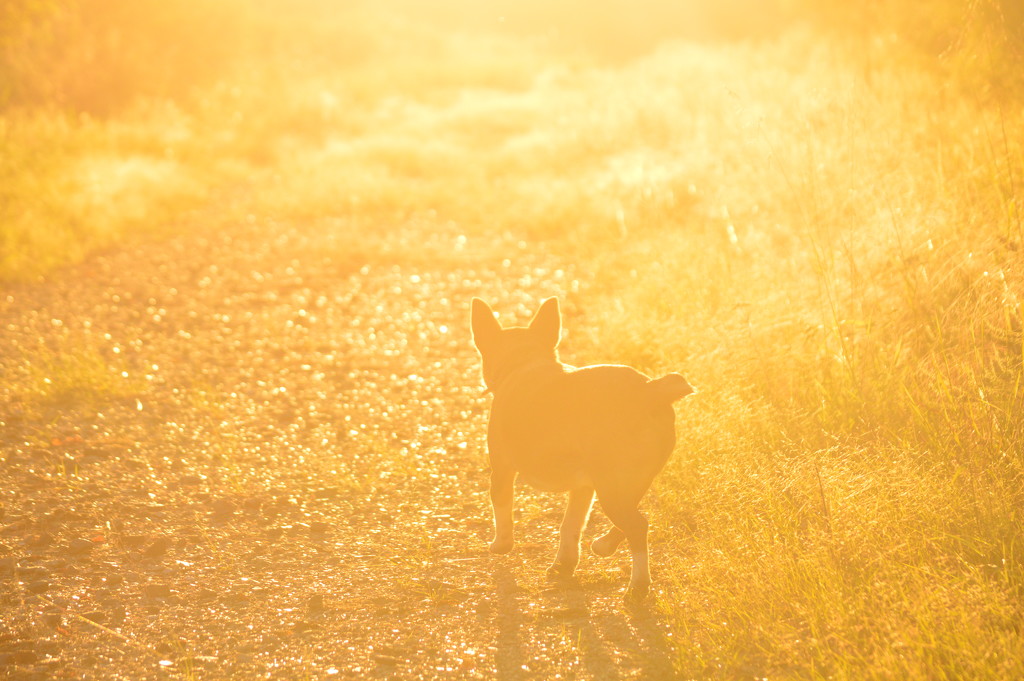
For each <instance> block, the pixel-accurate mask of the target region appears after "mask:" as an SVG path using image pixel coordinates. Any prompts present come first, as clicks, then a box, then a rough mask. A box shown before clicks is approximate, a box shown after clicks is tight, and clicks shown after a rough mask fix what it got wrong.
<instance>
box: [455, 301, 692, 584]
mask: <svg viewBox="0 0 1024 681" xmlns="http://www.w3.org/2000/svg"><path fill="white" fill-rule="evenodd" d="M561 326H562V320H561V314H560V312H559V309H558V299H557V298H548V299H547V300H545V301H544V302H543V303H542V304H541V306H540V308H539V309H538V310H537V313H536V314H535V315H534V317H533V320H532V321H531V322H530V324H529V326H527V327H513V328H507V329H505V328H502V327H501V325H500V324H499V323H498V321H497V320H496V319H495V317H494V312H493V311H492V310H491V307H490V306H489V305H488V304H487V303H485V302H484V301H482V300H480V299H479V298H474V299H473V302H472V331H473V342H474V344H475V345H476V348H477V350H478V351H479V353H480V357H481V360H482V364H483V379H484V383H485V385H486V386H487V392H490V393H491V394H493V402H492V404H491V414H490V420H489V422H488V426H487V451H488V457H489V460H490V468H491V470H490V476H491V479H490V497H491V505H492V509H493V513H494V541H493V542H492V543H491V545H490V550H491V552H492V553H498V554H502V553H508V552H509V551H511V550H512V546H513V537H512V524H513V523H512V498H513V486H514V483H515V480H516V478H517V476H518V478H520V479H522V480H523V481H524V482H526V483H528V484H530V485H532V486H534V487H537V488H539V489H541V490H546V491H550V492H566V491H567V492H568V493H569V503H568V506H567V507H566V509H565V516H564V517H563V519H562V524H561V528H560V530H559V545H558V552H557V553H556V555H555V560H554V563H552V565H551V567H550V568H548V575H549V576H551V577H554V578H565V577H570V576H572V574H573V572H575V570H576V566H577V564H578V563H579V558H580V536H581V534H582V532H583V528H584V526H585V525H586V522H587V518H588V517H589V515H590V509H591V506H592V505H593V500H594V496H595V494H596V496H597V500H598V502H599V503H600V505H601V508H602V509H603V510H604V512H605V514H606V515H607V516H608V518H609V519H610V520H611V521H612V523H613V525H614V526H613V527H612V529H611V530H609V531H608V533H607V534H605V535H603V536H601V537H598V538H597V539H595V540H594V542H593V543H592V544H591V550H592V551H593V552H594V553H595V554H597V555H598V556H610V555H612V554H613V553H614V552H615V550H616V549H617V548H618V547H619V544H621V543H622V542H623V540H625V541H627V542H628V544H629V550H630V552H631V554H632V560H633V564H632V570H631V574H630V578H629V587H628V589H627V596H631V597H633V598H643V597H644V596H645V595H646V594H647V591H648V589H649V588H650V584H651V572H650V564H649V558H648V550H647V526H648V523H647V518H645V517H644V515H643V514H642V513H641V512H640V510H639V509H638V505H639V503H640V499H641V498H642V497H643V496H644V494H645V493H646V492H647V490H648V488H649V487H650V486H651V482H652V481H653V480H654V476H655V475H657V473H658V472H659V471H660V470H661V469H662V467H664V465H665V462H666V461H668V458H669V456H670V455H671V454H672V451H673V449H674V448H675V443H676V433H675V412H674V410H673V407H672V404H673V402H675V401H677V400H679V399H682V398H683V397H686V396H687V395H690V394H692V393H693V392H695V391H694V389H693V387H692V386H691V385H690V384H689V382H688V381H687V380H686V379H685V378H683V376H681V375H680V374H676V373H670V374H667V375H665V376H662V377H661V378H657V379H653V380H652V379H651V378H649V377H648V376H645V375H644V374H642V373H640V372H639V371H637V370H636V369H633V368H631V367H628V366H621V365H612V364H599V365H593V366H586V367H581V368H575V367H572V366H569V365H567V364H563V363H561V362H560V361H559V360H558V342H559V337H560V335H561Z"/></svg>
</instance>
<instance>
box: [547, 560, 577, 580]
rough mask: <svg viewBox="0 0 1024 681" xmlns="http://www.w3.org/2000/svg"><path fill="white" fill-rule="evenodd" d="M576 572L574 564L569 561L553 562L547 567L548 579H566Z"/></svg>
mask: <svg viewBox="0 0 1024 681" xmlns="http://www.w3.org/2000/svg"><path fill="white" fill-rule="evenodd" d="M574 572H576V565H575V564H570V563H553V564H552V565H551V567H549V568H548V572H547V575H548V579H568V578H569V577H572V574H573V573H574Z"/></svg>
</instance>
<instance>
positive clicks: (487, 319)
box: [472, 298, 501, 349]
mask: <svg viewBox="0 0 1024 681" xmlns="http://www.w3.org/2000/svg"><path fill="white" fill-rule="evenodd" d="M472 327H473V342H474V343H476V346H477V347H478V348H481V349H482V348H483V346H485V345H488V344H490V343H491V342H492V341H494V340H495V339H496V338H497V337H498V333H499V332H500V331H501V324H499V323H498V320H497V319H495V318H494V310H492V309H491V306H490V305H488V304H487V303H485V302H484V301H482V300H480V299H479V298H474V299H473V313H472Z"/></svg>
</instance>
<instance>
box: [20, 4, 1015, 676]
mask: <svg viewBox="0 0 1024 681" xmlns="http://www.w3.org/2000/svg"><path fill="white" fill-rule="evenodd" d="M334 5H335V3H328V2H326V1H323V0H303V1H302V2H289V3H283V2H277V1H275V0H263V1H262V2H257V3H253V2H241V0H204V1H202V2H189V3H186V2H163V3H157V2H128V1H127V0H125V1H121V0H118V1H115V2H99V1H98V0H79V2H58V1H56V0H54V1H51V2H41V3H40V2H21V1H16V2H14V3H8V4H6V5H5V6H4V8H3V9H0V22H2V23H0V82H2V83H3V84H4V85H3V88H4V89H3V91H0V103H2V106H3V108H2V109H0V279H2V280H4V281H6V282H7V284H5V285H10V286H15V285H18V286H26V285H29V284H31V285H35V286H45V285H46V284H45V282H46V281H48V280H49V279H53V278H60V277H62V276H74V273H75V272H76V270H75V269H73V268H70V269H61V268H66V267H67V266H68V265H73V264H74V263H79V262H82V261H83V260H86V259H88V258H90V257H92V256H93V255H94V254H95V253H96V252H97V251H101V250H104V249H112V248H118V247H121V246H123V245H124V244H125V243H126V242H136V241H141V240H146V241H150V240H159V239H161V238H166V237H167V236H168V235H170V234H178V235H181V234H189V233H193V232H194V233H197V234H198V233H203V232H210V231H216V230H218V229H221V228H225V227H228V226H232V225H238V224H245V223H251V224H264V223H286V224H290V225H295V226H297V229H299V230H300V231H307V232H309V233H311V234H313V233H321V232H323V233H327V232H330V231H331V230H335V229H339V227H338V225H339V224H344V225H346V227H345V229H346V230H350V231H347V232H345V234H346V235H350V236H345V237H343V238H342V240H343V241H344V240H345V239H347V238H351V239H352V248H353V249H356V250H358V248H360V243H361V242H360V241H359V240H360V239H364V240H365V241H366V242H370V241H372V242H373V243H374V244H375V248H379V249H387V250H388V252H389V254H390V256H391V257H393V258H394V259H395V261H396V262H401V263H407V262H417V261H419V260H422V259H427V258H429V257H430V253H429V251H427V252H424V251H423V250H422V249H421V248H420V246H421V243H420V241H419V239H420V238H421V237H422V238H423V239H426V238H427V237H428V236H429V235H430V234H433V233H436V232H444V233H449V232H450V233H456V234H458V235H460V236H461V237H464V241H466V242H468V243H470V244H472V245H473V247H474V248H477V249H479V250H480V252H481V253H487V255H488V257H493V256H494V255H495V254H498V255H499V257H507V258H509V259H510V260H512V261H515V259H516V258H518V257H520V255H521V254H523V253H529V254H531V257H534V256H535V257H544V258H549V259H550V261H551V262H553V263H555V264H556V265H557V264H560V263H562V264H566V265H571V266H572V267H574V268H575V269H574V273H575V274H574V276H575V280H576V281H575V283H570V282H567V281H565V280H557V281H552V282H550V283H547V284H545V283H544V282H541V285H542V286H547V287H548V288H549V289H550V293H557V294H559V295H561V296H563V297H564V298H565V299H567V300H568V301H569V309H570V310H572V311H573V315H574V317H573V318H572V319H571V320H570V321H568V322H567V327H569V328H570V329H571V331H570V334H571V335H570V337H569V339H568V340H567V344H566V347H565V350H566V357H565V358H566V360H567V361H569V362H574V361H579V362H586V363H596V362H600V361H610V362H623V363H632V364H634V365H636V366H637V367H638V368H641V369H643V370H646V371H649V372H658V371H664V370H668V369H674V370H681V371H683V372H684V373H685V374H686V375H687V376H688V377H689V378H690V379H691V381H692V382H693V383H694V384H695V385H696V386H698V388H699V389H700V390H701V393H700V395H699V398H698V399H694V400H692V401H690V402H689V403H687V404H685V406H682V407H681V408H678V409H677V411H678V412H679V424H678V425H679V432H680V442H681V445H680V449H679V451H678V452H677V455H676V456H675V457H674V459H673V460H672V461H671V462H670V464H669V467H668V469H667V470H666V471H665V472H664V473H663V474H662V475H661V477H660V478H659V479H658V481H657V482H656V488H655V490H653V491H652V494H651V496H650V497H649V498H648V500H647V502H646V507H647V510H648V511H649V515H650V517H651V527H652V547H653V550H652V551H653V564H654V565H655V569H656V572H655V579H656V581H658V582H661V583H663V584H667V585H670V587H669V588H670V593H671V594H673V598H667V597H665V598H663V599H662V600H661V601H659V602H658V603H657V604H656V607H657V608H658V609H660V611H661V612H662V613H663V614H664V616H665V617H666V618H667V619H668V620H669V621H670V622H671V626H672V631H673V637H672V646H673V652H674V655H675V659H674V660H673V663H674V665H675V668H676V670H677V671H678V672H679V674H680V675H681V676H682V677H684V678H723V679H733V678H761V677H767V678H806V679H812V678H834V679H891V678H895V679H903V678H917V679H939V678H950V679H952V678H971V679H993V680H995V679H1007V678H1015V677H1024V639H1022V637H1021V629H1020V627H1021V621H1022V618H1024V606H1022V603H1024V528H1022V523H1024V453H1022V452H1024V420H1022V418H1021V417H1022V413H1024V313H1022V309H1021V301H1020V298H1021V296H1024V251H1022V246H1024V243H1022V240H1024V217H1022V213H1021V210H1022V201H1024V105H1022V103H1024V86H1022V77H1021V73H1024V55H1022V54H1021V45H1022V44H1024V28H1022V21H1024V9H1022V8H1021V6H1020V4H1019V3H1016V2H1011V1H1009V0H1006V1H1004V2H1001V3H1000V2H997V1H996V0H981V1H977V2H955V1H953V0H944V1H943V2H938V3H929V7H928V8H927V9H921V8H915V7H912V6H911V3H899V2H896V1H895V0H891V1H885V0H880V1H878V2H871V3H857V8H856V9H844V8H843V6H841V5H839V4H838V3H837V4H836V5H835V6H831V5H824V6H819V5H818V4H816V3H812V2H802V1H801V0H791V1H788V2H787V1H784V0H778V1H777V2H774V3H755V2H752V1H744V0H732V1H731V2H727V3H724V4H723V5H721V9H718V10H714V11H712V10H708V9H703V10H702V9H700V8H699V7H698V6H697V5H696V4H693V5H691V4H689V3H677V4H670V3H655V2H641V3H625V2H614V1H610V2H607V3H597V4H595V3H588V4H584V3H581V2H575V1H565V2H562V3H541V2H520V3H511V2H508V3H504V2H503V3H493V4H490V3H489V4H486V5H485V6H486V7H487V9H482V8H481V7H482V5H481V4H478V3H470V2H468V0H446V1H445V2H439V3H430V6H431V9H430V10H427V9H425V8H423V7H421V6H420V4H417V3H413V2H411V1H410V2H408V3H401V2H392V3H369V2H367V3H346V4H345V7H344V9H337V8H335V7H334ZM286 6H287V7H286ZM157 8H159V11H156V9H157ZM584 17H585V18H584ZM410 235H412V236H411V237H410ZM502 249H509V252H508V253H507V255H503V254H501V250H502ZM26 282H28V284H26ZM536 283H537V282H533V285H536ZM481 293H482V294H487V293H488V292H487V291H481ZM494 302H497V303H499V305H498V308H499V309H501V304H500V303H501V301H494ZM467 303H468V301H467ZM527 307H533V306H532V305H527ZM505 309H508V308H507V307H506V308H505ZM467 315H468V307H467ZM467 343H468V339H467ZM466 351H467V352H470V349H469V347H468V345H467V348H466ZM64 361H65V362H67V361H68V360H67V358H65V360H64ZM92 362H93V358H91V357H85V358H84V359H83V361H82V362H80V363H79V364H82V365H90V364H91V363H92ZM24 380H26V381H30V380H34V379H31V378H26V379H24ZM87 382H88V381H87ZM47 389H48V388H47ZM77 389H79V390H82V389H83V388H81V387H79V388H77ZM97 390H102V386H101V387H99V388H97ZM85 392H86V394H88V395H92V393H91V392H89V390H87V389H86V390H85ZM90 399H93V398H92V397H90Z"/></svg>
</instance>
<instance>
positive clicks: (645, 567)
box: [598, 495, 651, 599]
mask: <svg viewBox="0 0 1024 681" xmlns="http://www.w3.org/2000/svg"><path fill="white" fill-rule="evenodd" d="M598 498H599V499H600V495H598ZM601 508H603V509H604V512H605V515H607V516H608V518H609V520H611V521H612V522H613V523H615V527H617V528H618V529H619V531H620V532H621V533H622V534H623V535H624V536H625V538H626V541H628V542H629V552H630V553H631V554H632V557H633V569H632V570H631V572H630V575H629V588H628V590H627V593H628V595H629V596H630V597H631V598H637V599H641V598H643V597H644V596H646V595H647V590H648V589H649V588H650V586H651V567H650V560H649V558H648V553H647V518H645V517H644V514H643V513H641V512H640V511H639V510H638V509H637V507H636V504H635V503H629V502H625V501H622V500H619V499H612V500H609V499H601ZM609 534H611V533H609ZM605 536H607V535H605Z"/></svg>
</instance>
